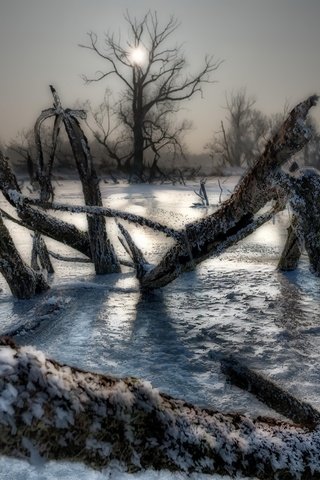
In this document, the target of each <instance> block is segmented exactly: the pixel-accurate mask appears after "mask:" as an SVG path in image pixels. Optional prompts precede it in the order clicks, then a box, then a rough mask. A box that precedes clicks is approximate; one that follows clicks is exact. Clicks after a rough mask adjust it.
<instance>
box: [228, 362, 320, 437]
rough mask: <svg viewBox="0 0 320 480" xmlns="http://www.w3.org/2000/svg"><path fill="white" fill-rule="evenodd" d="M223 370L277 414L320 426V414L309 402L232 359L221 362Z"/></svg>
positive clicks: (233, 380) (310, 425)
mask: <svg viewBox="0 0 320 480" xmlns="http://www.w3.org/2000/svg"><path fill="white" fill-rule="evenodd" d="M221 370H222V372H223V373H224V374H225V375H226V376H227V377H228V378H229V380H230V381H231V382H232V383H234V384H235V385H236V386H237V387H240V388H243V389H245V390H247V391H249V392H250V393H252V394H253V395H255V396H256V397H257V398H258V399H259V400H261V401H262V402H263V403H265V404H266V405H268V406H269V407H271V408H273V410H275V411H276V412H278V413H280V414H281V415H284V416H285V417H287V418H290V419H291V420H292V421H293V422H296V423H299V424H301V425H305V426H308V427H310V428H315V427H316V426H317V425H320V412H318V410H316V409H315V408H313V407H312V405H310V404H309V403H307V402H303V401H301V400H298V399H297V398H295V397H294V396H292V395H291V394H290V393H288V392H286V391H285V390H284V389H283V388H280V387H279V386H278V385H276V384H275V383H274V382H272V381H271V380H269V379H268V378H266V377H265V376H263V375H262V374H261V373H258V372H256V371H254V370H252V369H250V368H248V367H247V366H246V365H244V364H243V363H241V362H239V361H238V360H236V359H234V358H232V357H230V358H226V359H224V360H222V361H221Z"/></svg>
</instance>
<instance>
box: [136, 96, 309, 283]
mask: <svg viewBox="0 0 320 480" xmlns="http://www.w3.org/2000/svg"><path fill="white" fill-rule="evenodd" d="M317 99H318V97H316V96H312V97H310V98H308V99H307V100H306V101H305V102H302V103H300V104H299V105H297V106H296V107H295V108H294V109H293V110H292V111H291V112H290V114H289V116H288V118H287V120H286V121H285V122H284V124H283V125H282V127H281V128H280V130H279V132H278V133H277V134H276V135H275V136H274V138H273V139H272V140H270V141H269V142H268V143H267V145H266V148H265V151H264V153H263V154H262V155H261V157H260V158H259V159H258V161H257V162H256V164H255V165H253V166H252V167H251V168H250V169H249V170H248V172H247V174H246V175H245V176H244V177H243V178H242V180H241V181H240V182H239V184H238V186H237V187H236V189H235V191H234V193H233V194H232V195H231V197H230V198H229V199H228V200H227V201H226V202H224V203H223V204H222V206H221V208H220V209H219V210H218V211H217V212H215V213H213V214H212V215H209V216H208V217H206V218H205V219H203V220H199V221H196V222H193V223H191V224H189V225H187V226H186V228H185V238H186V240H185V241H184V242H183V241H181V242H178V243H177V244H176V245H174V246H173V247H172V248H171V249H170V250H169V251H168V252H167V254H166V255H165V256H164V258H163V259H162V260H161V261H160V263H159V264H158V265H157V266H156V267H155V268H154V269H153V270H151V271H149V272H148V273H147V274H146V275H145V276H144V278H143V279H142V287H143V288H145V289H152V288H158V287H162V286H165V285H167V284H168V283H169V282H171V281H172V280H174V279H175V278H177V277H178V276H179V275H180V273H181V272H183V271H187V270H192V269H193V268H194V266H195V265H196V264H198V263H200V262H202V261H203V260H204V259H206V258H208V257H209V256H210V255H211V254H212V251H214V250H217V243H218V244H219V243H220V244H223V242H225V241H226V240H227V239H228V237H230V236H235V235H237V234H238V233H240V232H241V230H243V229H245V228H246V227H247V226H248V225H249V224H250V223H252V219H253V216H254V214H256V213H257V212H258V211H259V210H260V209H261V208H262V207H263V206H264V205H265V204H266V203H267V202H269V201H270V200H272V199H277V197H278V194H279V189H277V182H276V181H275V174H276V173H277V171H278V169H279V168H280V167H281V165H283V164H284V163H285V162H286V161H287V160H288V159H289V158H290V157H291V156H292V155H293V154H294V153H296V152H297V151H299V150H300V149H301V148H302V147H303V146H304V145H305V144H306V143H307V142H308V140H309V139H310V136H311V131H310V130H309V129H308V127H307V125H306V123H305V120H306V117H307V114H308V111H309V109H310V108H311V107H312V106H314V105H315V104H316V102H317Z"/></svg>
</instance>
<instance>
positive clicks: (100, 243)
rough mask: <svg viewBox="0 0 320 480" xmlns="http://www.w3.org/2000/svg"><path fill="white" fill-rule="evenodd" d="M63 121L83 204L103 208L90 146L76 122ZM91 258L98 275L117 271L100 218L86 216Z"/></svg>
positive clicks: (112, 252) (110, 246) (102, 219)
mask: <svg viewBox="0 0 320 480" xmlns="http://www.w3.org/2000/svg"><path fill="white" fill-rule="evenodd" d="M63 122H64V125H65V128H66V131H67V134H68V137H69V141H70V144H71V147H72V151H73V155H74V158H75V160H76V164H77V168H78V172H79V176H80V180H81V183H82V190H83V195H84V200H85V203H86V205H94V206H102V198H101V192H100V188H99V179H98V177H97V174H96V171H95V169H94V166H93V162H92V158H91V154H90V150H89V145H88V143H87V139H86V137H85V135H84V133H83V132H82V130H81V128H80V125H79V123H78V121H77V120H76V119H75V118H74V117H72V116H71V115H64V116H63ZM87 222H88V234H89V239H90V247H91V258H92V261H93V263H94V266H95V271H96V273H97V274H105V273H116V272H120V264H119V261H118V259H117V256H116V253H115V251H114V248H113V246H112V244H111V243H110V240H109V239H108V237H107V232H106V221H105V218H103V217H97V216H95V217H92V216H87Z"/></svg>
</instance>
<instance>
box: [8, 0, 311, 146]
mask: <svg viewBox="0 0 320 480" xmlns="http://www.w3.org/2000/svg"><path fill="white" fill-rule="evenodd" d="M0 2H1V3H0V5H1V7H0V8H1V11H0V53H1V75H0V92H1V95H0V112H1V124H0V125H1V128H0V139H2V140H4V141H8V140H9V139H10V138H11V137H14V136H15V135H16V133H17V132H18V131H19V130H21V129H23V128H27V127H30V126H31V125H32V124H33V123H34V121H35V119H36V117H37V115H38V114H39V112H40V110H41V109H43V108H47V107H49V106H50V104H51V97H50V94H49V89H48V85H49V84H51V83H52V84H53V85H55V86H56V87H57V89H58V91H59V93H60V96H61V98H62V99H63V103H64V105H65V106H72V105H73V104H74V103H75V102H76V101H77V100H81V101H82V100H83V101H84V100H86V99H91V100H92V101H94V102H98V101H99V100H102V97H103V91H104V89H105V88H106V87H107V86H108V84H107V83H106V82H105V83H103V84H101V85H99V86H98V85H97V84H94V85H90V86H86V85H84V82H83V80H82V79H81V74H88V75H90V74H93V73H94V72H95V71H96V70H98V69H99V67H100V66H101V64H100V63H99V62H98V59H97V58H96V57H95V56H94V55H93V53H92V52H89V51H87V50H85V49H81V48H80V47H79V46H78V44H79V43H86V42H87V39H86V32H88V31H90V30H92V31H94V32H96V33H97V34H98V35H99V37H101V38H102V37H103V33H104V32H106V31H110V32H112V31H116V32H117V31H119V30H121V31H122V37H123V38H125V32H126V28H127V27H126V25H125V22H124V20H123V13H124V12H125V10H126V9H128V10H129V12H130V13H131V15H132V16H134V15H136V16H137V17H138V18H140V17H141V16H142V15H143V14H144V13H145V12H146V11H147V10H148V9H151V10H157V12H158V14H159V20H160V22H161V23H162V24H163V23H165V22H166V21H167V20H168V18H169V16H170V15H171V14H173V15H175V16H176V17H177V18H178V19H179V21H180V22H181V25H180V27H179V29H178V30H177V32H176V35H175V38H172V41H173V42H174V43H180V42H184V51H185V55H186V57H187V59H188V63H189V69H190V72H192V71H196V70H197V69H198V68H199V66H201V63H202V60H203V58H204V55H205V54H213V55H214V56H215V58H216V59H223V60H224V63H223V64H222V65H221V67H220V68H219V69H218V70H217V71H216V72H215V75H214V78H215V80H216V81H217V83H216V84H214V85H207V86H205V88H204V98H203V99H201V98H200V96H198V97H197V98H194V99H193V100H192V101H189V102H186V103H185V104H184V107H185V110H184V112H183V116H184V117H186V118H188V119H191V120H192V121H193V124H194V130H193V131H192V132H190V133H189V134H188V137H187V143H188V145H189V147H190V149H191V150H192V151H195V152H201V151H202V149H203V146H204V144H205V143H206V142H207V141H208V140H209V138H210V136H211V134H212V132H213V130H215V129H217V128H218V126H219V122H220V120H221V119H223V118H224V116H225V111H224V110H223V109H222V108H221V107H222V106H223V104H224V95H225V92H226V91H230V90H231V89H237V88H240V87H243V86H246V87H247V92H248V94H252V95H254V96H256V98H257V108H259V109H261V110H263V111H264V112H265V113H267V114H269V113H273V112H277V111H281V110H282V108H283V105H284V103H285V101H286V100H288V101H289V102H290V104H291V105H293V104H294V103H295V102H297V101H299V100H301V99H303V98H304V97H306V96H307V95H309V94H311V93H320V55H319V47H320V28H319V20H320V0H300V1H298V0H197V1H195V0H161V1H159V0H148V1H147V0H136V1H129V0H126V1H125V0H117V2H115V1H109V0H54V1H52V0H51V1H49V0H0ZM111 86H112V85H111ZM315 114H316V117H317V118H319V117H320V114H319V107H318V110H316V112H315Z"/></svg>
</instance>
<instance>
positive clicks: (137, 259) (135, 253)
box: [118, 223, 148, 278]
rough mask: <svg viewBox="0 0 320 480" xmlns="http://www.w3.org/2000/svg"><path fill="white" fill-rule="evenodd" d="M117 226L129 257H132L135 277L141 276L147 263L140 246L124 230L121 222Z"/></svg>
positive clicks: (145, 269)
mask: <svg viewBox="0 0 320 480" xmlns="http://www.w3.org/2000/svg"><path fill="white" fill-rule="evenodd" d="M118 228H119V230H120V232H121V234H122V236H123V238H124V240H125V242H126V244H127V248H126V249H125V250H126V252H127V253H128V254H129V255H130V258H131V259H132V262H133V264H134V268H135V270H136V274H137V278H142V277H143V276H144V275H145V273H146V271H147V268H146V266H147V265H148V262H147V261H146V259H145V258H144V256H143V253H142V252H141V250H140V248H138V247H137V245H136V244H135V243H134V241H133V239H132V237H131V235H130V233H129V232H128V230H126V229H125V228H124V226H123V225H121V223H118ZM121 243H122V242H121ZM122 245H123V243H122Z"/></svg>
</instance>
